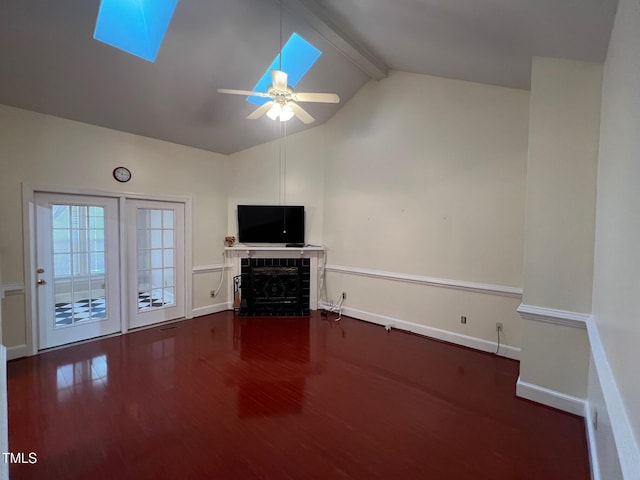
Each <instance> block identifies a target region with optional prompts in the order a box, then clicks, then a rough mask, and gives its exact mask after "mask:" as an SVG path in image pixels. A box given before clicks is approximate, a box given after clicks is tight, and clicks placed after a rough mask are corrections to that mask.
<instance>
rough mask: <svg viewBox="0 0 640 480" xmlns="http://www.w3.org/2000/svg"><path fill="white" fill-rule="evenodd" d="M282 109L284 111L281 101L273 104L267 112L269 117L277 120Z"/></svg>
mask: <svg viewBox="0 0 640 480" xmlns="http://www.w3.org/2000/svg"><path fill="white" fill-rule="evenodd" d="M281 111H282V107H281V106H280V104H279V103H277V102H276V103H274V104H273V105H272V106H271V108H270V109H269V111H268V112H267V117H269V118H270V119H271V120H275V119H277V118H278V117H279V116H280V112H281Z"/></svg>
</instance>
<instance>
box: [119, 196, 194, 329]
mask: <svg viewBox="0 0 640 480" xmlns="http://www.w3.org/2000/svg"><path fill="white" fill-rule="evenodd" d="M184 230H185V229H184V204H183V203H174V202H157V201H147V200H127V242H128V248H127V250H128V257H129V258H128V265H129V273H128V276H129V282H128V283H129V288H128V290H129V293H130V295H132V296H134V297H135V298H132V299H130V301H129V309H128V313H129V327H130V328H136V327H143V326H146V325H152V324H154V323H159V322H163V321H167V320H173V319H176V318H182V317H184V316H185V292H184V284H185V278H184V268H185V259H184V255H185V252H184Z"/></svg>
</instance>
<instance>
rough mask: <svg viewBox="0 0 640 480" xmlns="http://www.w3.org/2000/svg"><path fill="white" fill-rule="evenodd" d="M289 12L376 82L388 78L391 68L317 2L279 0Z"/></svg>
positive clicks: (310, 0)
mask: <svg viewBox="0 0 640 480" xmlns="http://www.w3.org/2000/svg"><path fill="white" fill-rule="evenodd" d="M279 1H280V3H281V5H282V6H284V7H285V8H286V9H287V10H288V11H290V12H291V13H293V14H294V15H296V16H297V17H299V18H301V19H302V20H304V21H305V22H307V23H308V24H309V25H310V26H311V27H312V28H313V29H314V30H315V31H317V32H318V33H319V34H320V35H322V36H323V37H324V38H325V39H326V40H327V41H328V42H329V43H331V44H332V45H333V46H334V47H335V48H336V49H337V50H338V51H339V52H340V53H342V55H344V56H345V57H347V58H348V59H349V60H351V61H352V62H353V63H354V65H356V66H357V67H358V68H359V69H360V70H362V71H363V72H364V73H366V74H367V75H369V76H370V77H371V78H373V79H375V80H381V79H383V78H385V77H386V76H387V71H388V70H389V67H388V66H387V65H386V64H385V62H383V61H382V60H381V59H380V58H378V57H377V56H376V55H374V54H373V53H372V52H371V51H369V49H367V47H366V46H364V45H363V44H362V42H359V41H358V40H356V39H355V37H354V35H353V34H351V33H349V32H348V31H347V29H346V28H345V27H342V26H340V25H338V24H337V23H336V21H335V20H333V19H332V18H331V17H330V16H329V14H328V13H327V11H326V9H324V8H323V7H321V6H320V5H318V3H317V2H316V1H315V0H279Z"/></svg>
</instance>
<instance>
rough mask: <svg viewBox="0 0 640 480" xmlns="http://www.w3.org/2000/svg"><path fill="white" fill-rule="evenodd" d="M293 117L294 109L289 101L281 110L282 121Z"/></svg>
mask: <svg viewBox="0 0 640 480" xmlns="http://www.w3.org/2000/svg"><path fill="white" fill-rule="evenodd" d="M292 118H293V110H292V109H291V106H290V105H289V104H288V103H287V104H286V105H285V106H284V107H282V109H281V110H280V121H281V122H286V121H289V120H291V119H292Z"/></svg>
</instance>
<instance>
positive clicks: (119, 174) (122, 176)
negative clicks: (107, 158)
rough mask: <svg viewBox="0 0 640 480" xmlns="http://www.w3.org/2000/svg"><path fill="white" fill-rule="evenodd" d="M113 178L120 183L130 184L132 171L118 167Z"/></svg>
mask: <svg viewBox="0 0 640 480" xmlns="http://www.w3.org/2000/svg"><path fill="white" fill-rule="evenodd" d="M113 178H115V179H116V180H117V181H119V182H123V183H124V182H128V181H129V180H131V170H129V169H128V168H127V167H116V168H114V169H113Z"/></svg>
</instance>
